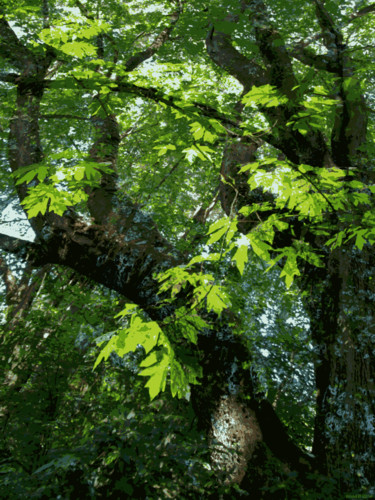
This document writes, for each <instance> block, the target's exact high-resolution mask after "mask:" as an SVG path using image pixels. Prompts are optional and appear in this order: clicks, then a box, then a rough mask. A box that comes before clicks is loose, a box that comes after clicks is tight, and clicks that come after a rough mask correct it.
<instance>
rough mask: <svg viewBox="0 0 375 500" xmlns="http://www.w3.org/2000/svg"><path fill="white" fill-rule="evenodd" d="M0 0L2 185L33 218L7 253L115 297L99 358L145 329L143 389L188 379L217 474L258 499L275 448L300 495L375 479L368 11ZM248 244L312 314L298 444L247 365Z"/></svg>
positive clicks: (329, 5)
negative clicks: (121, 301)
mask: <svg viewBox="0 0 375 500" xmlns="http://www.w3.org/2000/svg"><path fill="white" fill-rule="evenodd" d="M0 5H1V7H0V15H1V18H0V43H1V57H2V60H3V64H4V71H3V73H2V75H1V82H2V90H1V92H2V94H3V95H4V98H3V102H4V106H3V114H2V118H1V120H2V122H1V134H2V139H1V140H2V144H3V145H4V154H3V166H2V169H3V174H2V182H3V186H4V190H5V191H6V192H7V193H9V195H8V196H9V198H8V199H9V200H12V201H14V199H15V195H17V197H18V200H19V203H20V204H21V205H22V207H23V209H24V210H25V212H26V213H27V216H28V218H29V222H30V225H31V227H32V229H33V230H34V232H35V235H36V236H35V240H34V241H33V242H29V241H26V240H24V239H22V238H16V237H14V236H7V235H4V234H3V235H1V236H0V246H1V248H2V250H3V251H4V252H7V253H10V254H14V255H15V256H16V258H17V259H20V260H24V261H27V262H28V266H31V267H32V268H34V269H42V271H41V272H46V271H45V269H46V268H45V267H43V266H46V265H52V266H56V265H58V266H63V267H67V268H70V269H73V270H75V271H76V272H77V273H79V274H80V275H82V276H84V277H87V278H89V279H90V280H93V282H95V283H98V284H101V285H104V286H105V287H107V288H108V289H110V290H113V291H114V292H116V293H117V294H119V295H120V296H123V297H125V298H126V301H127V303H128V305H127V306H126V307H125V309H123V311H122V313H120V315H122V316H123V317H124V318H125V319H124V326H123V328H122V329H120V330H119V332H118V333H117V334H116V335H114V336H113V337H112V338H111V339H110V341H109V344H107V345H106V346H105V347H104V349H103V351H102V353H101V355H100V356H99V358H98V360H97V363H96V364H98V362H99V361H100V360H101V359H103V358H107V357H108V356H109V354H110V352H111V351H112V350H115V351H116V352H117V353H118V354H119V355H121V356H122V355H124V354H126V353H128V352H129V351H132V350H134V349H135V348H136V346H137V344H142V345H143V347H144V349H145V351H146V354H147V357H146V358H145V359H144V360H143V361H142V363H141V366H143V367H144V370H143V372H142V375H144V376H148V377H149V379H148V381H147V383H146V386H147V387H148V388H149V391H150V395H151V397H152V398H154V397H156V396H157V395H158V394H159V393H160V392H161V391H163V390H164V388H165V386H166V382H167V379H168V384H169V385H170V388H171V392H172V394H173V395H176V394H177V395H178V396H180V397H183V396H185V397H188V395H189V391H191V398H192V404H193V407H194V409H195V413H196V416H197V418H198V421H199V423H200V426H201V428H202V429H205V430H206V432H207V435H208V436H210V439H211V440H212V442H214V441H215V439H216V441H218V443H219V444H218V447H216V451H215V450H214V451H213V452H212V461H213V463H216V465H217V466H218V467H219V468H221V469H225V467H226V468H227V471H228V472H227V479H226V480H227V482H228V483H236V484H239V485H241V488H242V489H243V490H244V491H247V492H254V491H258V494H259V495H260V494H261V493H260V492H261V488H262V486H264V484H265V482H266V480H267V478H266V475H265V473H264V472H263V475H262V468H264V467H263V466H262V465H261V464H263V463H266V462H268V463H270V462H272V460H273V461H274V463H275V464H277V465H275V466H274V467H275V468H276V469H277V470H278V471H279V472H278V473H280V474H281V476H282V474H284V475H285V474H286V475H288V474H289V476H288V477H290V478H292V479H293V478H294V477H296V479H295V482H296V483H298V484H300V485H303V487H304V488H305V489H306V491H307V489H309V488H310V490H311V489H314V488H315V489H316V488H318V486H317V478H320V480H322V481H323V479H324V478H334V482H332V483H331V482H330V480H329V479H327V480H326V483H325V484H326V487H328V486H327V484H328V483H329V487H330V488H333V489H331V490H330V492H331V493H330V494H331V495H332V496H336V497H337V496H338V495H342V494H344V493H346V492H348V491H369V492H370V493H371V491H372V490H371V487H372V485H373V484H374V480H375V476H374V474H375V473H374V470H375V466H374V460H375V458H374V455H373V453H372V451H371V450H372V448H373V443H374V404H373V401H374V375H375V374H374V370H375V363H374V339H375V337H374V332H373V311H374V306H373V300H374V299H373V297H375V295H374V284H373V283H374V279H373V269H374V252H373V247H372V244H373V242H374V234H375V232H374V219H373V214H372V209H373V201H372V194H373V193H374V192H375V187H374V185H373V166H372V162H373V150H372V146H371V144H372V143H371V140H372V133H373V122H372V113H373V111H372V108H371V102H372V99H373V95H372V90H371V84H372V81H373V67H372V66H371V64H370V62H371V61H369V60H368V59H369V56H371V54H372V50H373V47H372V45H371V41H372V38H371V37H372V35H371V32H370V25H371V20H372V15H373V12H374V11H375V7H374V6H373V5H372V4H367V5H366V2H362V1H356V2H354V3H353V2H350V3H349V2H344V3H340V5H336V4H335V3H334V2H323V1H320V0H314V1H311V2H309V3H307V4H306V2H299V1H298V2H293V4H292V5H289V4H285V3H283V2H278V1H275V2H264V1H262V0H243V1H241V2H238V1H237V0H236V1H234V0H233V1H229V2H225V5H221V3H219V4H218V2H204V4H203V3H201V2H197V1H194V2H188V1H186V2H183V1H180V0H176V1H174V2H164V1H162V0H160V1H155V2H153V3H152V5H151V6H150V5H148V4H146V3H144V2H142V1H139V2H138V1H137V2H133V3H132V4H129V5H124V4H123V3H121V2H116V1H110V2H106V3H105V4H104V5H103V4H101V3H100V2H94V1H92V2H91V1H90V2H86V3H85V4H83V3H82V2H79V1H77V0H75V1H73V0H72V1H71V2H68V3H67V2H65V3H61V2H58V1H53V2H52V1H47V0H45V1H44V2H43V3H42V5H41V6H40V5H39V4H34V3H33V2H29V1H25V2H18V3H17V4H16V3H15V2H13V1H8V2H1V4H0ZM369 38H370V39H371V40H370V42H369V41H368V39H369ZM203 42H204V43H203ZM150 63H151V64H150ZM223 215H224V217H222V216H223ZM236 231H238V232H237V233H236ZM206 233H208V234H209V239H208V242H207V243H208V245H211V246H212V251H211V252H210V253H207V249H206V251H205V252H204V253H202V251H203V249H204V248H205V247H204V246H203V244H204V243H205V242H206V240H205V234H206ZM239 233H242V234H243V235H245V237H246V239H245V240H244V239H241V238H237V239H236V236H235V235H236V234H237V235H238V234H239ZM247 242H249V243H250V246H251V253H250V255H252V257H251V258H252V259H253V260H254V259H255V260H256V259H257V258H261V259H263V261H265V262H267V263H268V264H269V265H271V266H273V265H277V266H280V267H281V277H285V282H286V285H287V287H288V288H289V287H291V286H293V287H294V288H293V290H298V293H299V294H300V297H301V300H302V302H303V305H304V308H305V311H306V312H307V314H308V316H309V321H310V338H309V342H311V343H312V346H313V349H312V351H311V352H310V353H309V356H310V360H311V362H312V363H314V370H315V388H316V407H315V412H316V414H315V422H314V429H313V444H312V453H311V454H310V453H307V452H306V451H305V450H304V449H303V448H302V447H301V446H299V445H300V444H301V443H296V442H295V435H293V430H291V429H288V428H287V427H288V426H287V425H285V424H287V423H288V422H287V420H286V418H285V416H284V417H283V423H282V422H281V420H280V416H278V414H277V413H276V411H275V409H274V406H273V405H272V404H271V403H270V401H269V400H268V399H267V397H266V394H265V393H264V391H263V390H262V384H261V376H260V374H259V373H256V370H255V369H254V366H255V362H254V353H253V354H252V352H251V348H252V346H251V342H250V341H249V332H246V323H245V322H244V321H243V320H241V307H236V306H235V300H234V298H235V296H236V293H238V290H239V288H238V287H239V280H240V278H239V274H237V275H236V277H235V278H231V276H232V275H233V273H234V272H236V273H237V271H234V270H233V268H232V267H231V266H232V264H233V263H235V264H236V265H237V268H238V271H239V273H240V274H241V275H243V281H242V283H243V284H244V283H246V279H247V278H246V276H247V274H246V273H244V266H245V264H246V262H247V258H248V255H247V254H248V250H247ZM43 270H44V271H43ZM25 272H26V271H25ZM2 273H3V276H4V281H5V284H6V286H7V291H8V292H9V293H8V296H9V297H12V296H13V295H12V289H11V288H12V286H13V285H12V283H13V282H12V280H11V278H10V271H9V269H8V268H7V266H6V265H5V262H4V263H3V265H2ZM28 273H30V271H28ZM25 276H26V275H25ZM25 279H27V278H25ZM293 281H294V284H293V285H292V283H293ZM225 282H226V286H225ZM27 283H28V284H29V286H32V285H31V283H30V281H27ZM236 290H237V292H236ZM243 293H244V292H243ZM230 300H232V305H231V302H230ZM15 307H16V308H17V307H18V308H20V307H22V306H21V303H20V302H18V306H15ZM127 317H130V320H129V321H130V323H129V322H128V323H127V321H128V320H127V319H126V318H127ZM10 323H12V322H10ZM11 328H12V326H10V330H11ZM249 365H253V369H249ZM168 373H170V377H169V378H168V377H167V375H168ZM18 383H21V384H22V383H24V382H22V381H19V382H18ZM189 387H190V389H189ZM281 390H282V389H281ZM289 417H290V418H291V416H289ZM289 417H288V418H289ZM225 425H226V433H225V434H226V436H225V439H223V438H222V437H220V433H218V432H217V428H218V427H220V426H221V427H223V426H224V427H225ZM215 429H216V430H215ZM293 438H294V440H293ZM302 444H305V445H306V444H307V442H305V443H302ZM226 445H228V447H229V448H231V446H232V445H236V446H237V449H236V451H235V453H234V454H233V453H232V454H230V455H229V456H228V457H227V455H226V454H225V449H224V448H225V446H226ZM281 476H280V477H281ZM322 478H323V479H322ZM280 481H281V480H280ZM332 485H333V486H332ZM257 488H258V490H257ZM298 491H301V490H298ZM322 491H323V490H322ZM325 491H326V492H327V491H328V490H325ZM326 494H327V493H326Z"/></svg>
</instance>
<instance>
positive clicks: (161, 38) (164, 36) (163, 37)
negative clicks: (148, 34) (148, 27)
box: [125, 0, 182, 71]
mask: <svg viewBox="0 0 375 500" xmlns="http://www.w3.org/2000/svg"><path fill="white" fill-rule="evenodd" d="M176 3H177V8H176V10H175V11H174V12H173V13H172V14H171V15H170V16H169V19H170V23H169V26H167V27H166V28H164V29H163V31H162V32H161V33H159V35H158V36H157V37H156V38H155V40H154V41H153V42H152V44H151V45H150V46H149V47H147V48H146V49H144V50H141V51H140V52H137V54H134V55H133V56H131V57H130V58H129V59H128V60H127V61H126V63H125V69H126V71H133V70H134V69H135V68H137V67H138V66H139V65H140V64H142V63H143V62H145V61H146V60H147V59H150V58H151V57H152V56H154V55H155V54H156V53H157V51H158V50H159V49H160V48H161V47H162V46H163V45H164V43H165V42H166V41H167V40H168V39H169V37H170V34H171V33H172V31H173V29H174V28H175V26H176V24H177V23H178V20H179V18H180V15H181V13H182V2H181V1H180V0H177V2H176Z"/></svg>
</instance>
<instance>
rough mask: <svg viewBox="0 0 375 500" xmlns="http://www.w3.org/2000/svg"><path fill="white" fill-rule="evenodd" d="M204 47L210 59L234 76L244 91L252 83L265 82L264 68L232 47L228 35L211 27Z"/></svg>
mask: <svg viewBox="0 0 375 500" xmlns="http://www.w3.org/2000/svg"><path fill="white" fill-rule="evenodd" d="M206 47H207V53H208V55H209V56H210V57H211V59H212V60H213V61H214V62H215V63H216V64H217V65H218V66H220V67H221V68H223V69H224V70H225V71H227V72H228V73H229V74H230V75H232V76H234V77H235V78H236V79H237V80H238V81H239V82H240V83H241V84H242V85H243V87H244V92H247V91H249V90H250V88H251V87H252V85H255V86H260V85H264V84H265V83H267V82H266V78H265V75H264V70H263V69H262V68H261V67H260V66H259V65H258V64H257V63H256V62H254V61H251V60H249V59H248V58H247V57H245V56H244V55H243V54H241V53H240V52H239V51H238V50H237V49H235V48H234V47H233V45H232V43H231V37H230V35H228V34H226V33H221V32H220V31H216V30H215V28H214V27H212V28H211V29H210V31H209V33H208V36H207V38H206Z"/></svg>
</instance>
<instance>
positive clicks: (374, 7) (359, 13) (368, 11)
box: [349, 3, 375, 23]
mask: <svg viewBox="0 0 375 500" xmlns="http://www.w3.org/2000/svg"><path fill="white" fill-rule="evenodd" d="M373 12H375V3H372V4H370V5H368V6H367V7H363V9H360V10H359V11H357V12H354V13H353V14H352V15H351V16H350V18H351V20H350V21H349V22H350V23H351V22H352V21H354V19H358V17H363V16H366V15H367V14H372V13H373Z"/></svg>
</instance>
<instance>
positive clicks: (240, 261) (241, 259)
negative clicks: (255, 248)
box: [232, 245, 248, 276]
mask: <svg viewBox="0 0 375 500" xmlns="http://www.w3.org/2000/svg"><path fill="white" fill-rule="evenodd" d="M232 260H234V262H235V263H236V266H237V269H238V270H239V272H240V274H241V276H242V275H243V272H244V269H245V264H246V262H247V261H248V255H247V245H241V246H240V247H238V248H237V251H236V253H235V254H234V255H233V259H232Z"/></svg>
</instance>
